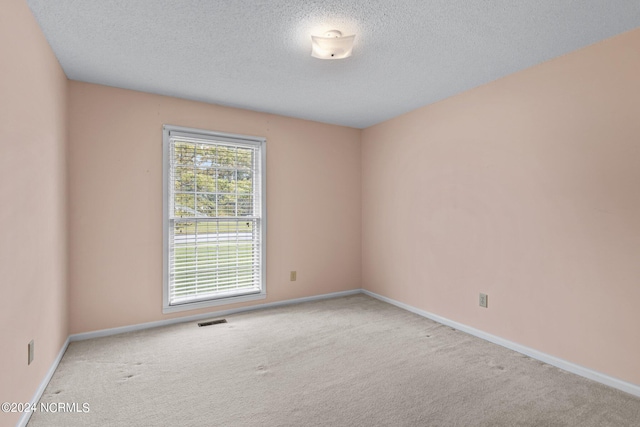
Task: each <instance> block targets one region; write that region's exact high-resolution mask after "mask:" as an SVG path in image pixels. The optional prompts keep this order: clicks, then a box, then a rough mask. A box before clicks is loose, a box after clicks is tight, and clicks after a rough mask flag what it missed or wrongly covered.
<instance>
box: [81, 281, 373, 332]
mask: <svg viewBox="0 0 640 427" xmlns="http://www.w3.org/2000/svg"><path fill="white" fill-rule="evenodd" d="M361 292H362V290H361V289H353V290H350V291H342V292H333V293H330V294H322V295H314V296H310V297H302V298H295V299H289V300H284V301H275V302H268V303H265V304H256V305H250V306H247V307H239V308H232V309H228V310H219V311H212V312H209V313H203V314H196V315H193V316H184V317H176V318H173V319H167V320H158V321H156V322H147V323H139V324H137V325H129V326H122V327H118V328H110V329H101V330H98V331H92V332H83V333H80V334H73V335H70V336H69V341H71V342H73V341H82V340H88V339H91V338H100V337H108V336H111V335H118V334H124V333H125V332H133V331H141V330H144V329H150V328H157V327H160V326H168V325H173V324H176V323H185V322H194V321H197V320H203V319H210V318H212V317H221V316H229V315H231V314H236V313H242V312H245V311H253V310H263V309H265V308H273V307H282V306H285V305H291V304H299V303H302V302H309V301H318V300H323V299H329V298H339V297H345V296H348V295H355V294H359V293H361Z"/></svg>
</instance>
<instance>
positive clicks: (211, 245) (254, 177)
mask: <svg viewBox="0 0 640 427" xmlns="http://www.w3.org/2000/svg"><path fill="white" fill-rule="evenodd" d="M260 149H261V145H260V144H259V143H246V142H233V141H229V140H227V139H226V138H222V139H221V140H218V138H211V139H209V138H197V137H191V136H185V135H182V134H170V140H169V181H170V183H169V187H170V190H169V191H170V194H169V207H168V208H169V234H170V236H169V304H181V303H186V302H194V301H199V300H206V299H213V298H220V297H225V296H236V295H242V294H249V293H256V292H260V291H261V283H262V282H261V271H262V269H261V247H262V245H261V242H260V238H261V234H262V233H261V232H260V231H261V227H262V218H261V208H262V207H261V205H260V204H261V202H262V198H261V193H262V189H261V170H260V167H261V153H260Z"/></svg>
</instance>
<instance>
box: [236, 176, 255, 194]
mask: <svg viewBox="0 0 640 427" xmlns="http://www.w3.org/2000/svg"><path fill="white" fill-rule="evenodd" d="M237 186H238V193H242V194H251V193H253V180H252V179H251V172H250V171H242V170H239V171H238V176H237Z"/></svg>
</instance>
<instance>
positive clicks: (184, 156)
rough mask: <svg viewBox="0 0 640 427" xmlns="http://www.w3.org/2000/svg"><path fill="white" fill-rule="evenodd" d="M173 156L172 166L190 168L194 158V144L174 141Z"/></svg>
mask: <svg viewBox="0 0 640 427" xmlns="http://www.w3.org/2000/svg"><path fill="white" fill-rule="evenodd" d="M173 155H174V158H173V160H174V161H173V162H174V164H177V165H187V166H192V165H193V161H194V158H195V144H193V143H191V142H180V141H176V142H175V144H174V148H173Z"/></svg>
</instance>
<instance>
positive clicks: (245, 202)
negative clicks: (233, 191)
mask: <svg viewBox="0 0 640 427" xmlns="http://www.w3.org/2000/svg"><path fill="white" fill-rule="evenodd" d="M237 216H253V196H251V195H239V196H238V215H237Z"/></svg>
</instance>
